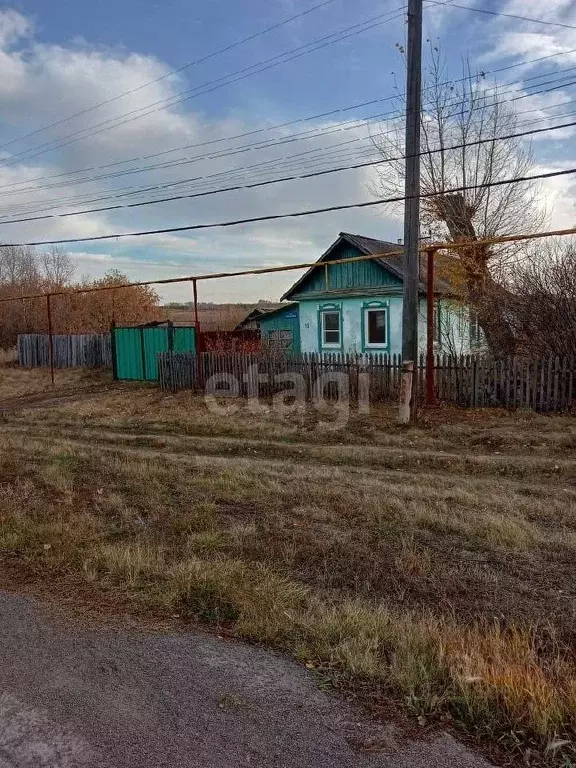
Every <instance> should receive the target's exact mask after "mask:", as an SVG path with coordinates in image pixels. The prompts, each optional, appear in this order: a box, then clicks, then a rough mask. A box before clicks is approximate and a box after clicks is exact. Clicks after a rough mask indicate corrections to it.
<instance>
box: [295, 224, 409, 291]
mask: <svg viewBox="0 0 576 768" xmlns="http://www.w3.org/2000/svg"><path fill="white" fill-rule="evenodd" d="M365 255H368V254H367V253H366V252H365V251H364V250H363V249H361V248H360V247H358V246H357V245H355V244H354V243H352V242H349V241H348V240H347V239H346V237H345V236H341V237H340V238H338V240H336V242H335V243H334V244H333V245H332V246H331V247H330V248H329V249H328V250H327V251H326V252H325V253H324V254H323V255H322V256H321V257H320V259H319V260H318V262H317V263H318V266H316V267H313V268H311V269H310V270H308V272H307V273H306V274H305V275H304V277H303V278H301V279H300V280H299V281H298V282H297V283H295V285H293V286H292V288H291V289H290V290H289V291H288V292H287V293H286V294H284V296H283V297H282V298H283V299H290V300H293V301H299V300H302V299H307V298H314V297H316V296H319V297H321V296H334V295H337V294H338V293H340V294H344V295H365V294H370V293H372V292H374V291H377V290H379V289H386V291H387V292H388V291H393V292H396V291H400V290H401V288H402V279H401V277H400V276H399V275H398V274H397V273H395V272H394V271H393V270H391V269H388V268H387V267H386V265H385V264H383V263H382V262H380V261H379V260H378V259H371V260H365V261H357V262H350V263H348V264H334V265H330V262H333V261H340V260H341V259H350V258H355V257H358V256H365ZM321 264H326V265H327V266H326V267H323V266H320V265H321ZM328 265H330V266H328Z"/></svg>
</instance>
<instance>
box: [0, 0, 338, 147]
mask: <svg viewBox="0 0 576 768" xmlns="http://www.w3.org/2000/svg"><path fill="white" fill-rule="evenodd" d="M333 2H334V0H323V2H321V3H317V4H316V5H313V6H312V7H311V8H307V9H306V10H305V11H301V12H300V13H296V14H294V16H290V18H288V19H284V21H280V22H278V23H276V24H272V25H271V26H269V27H266V28H265V29H261V30H259V31H258V32H254V33H253V34H251V35H248V36H247V37H243V38H242V39H241V40H236V42H234V43H230V45H226V46H224V47H223V48H218V49H217V50H215V51H212V52H211V53H208V54H206V55H205V56H201V57H200V58H199V59H194V60H193V61H189V62H188V63H187V64H183V65H182V66H181V67H178V68H177V69H173V70H171V71H170V72H166V73H165V74H163V75H160V76H159V77H155V78H154V79H153V80H148V81H147V82H146V83H142V85H138V86H136V87H135V88H131V89H130V90H128V91H124V92H123V93H119V94H118V95H117V96H112V97H111V98H109V99H105V100H104V101H100V102H98V103H97V104H94V105H93V106H92V107H87V108H86V109H81V110H80V111H79V112H75V113H74V114H73V115H68V116H67V117H63V118H61V119H60V120H56V121H55V122H54V123H50V124H49V125H45V126H43V127H41V128H36V129H35V130H33V131H30V133H26V134H24V135H23V136H17V137H16V138H15V139H11V140H10V141H7V142H5V143H4V144H0V149H4V147H8V146H10V145H11V144H15V143H16V142H19V141H24V139H29V138H30V137H31V136H35V135H36V134H38V133H42V132H43V131H47V130H49V129H50V128H55V127H56V126H58V125H62V123H66V122H68V121H69V120H73V119H74V118H76V117H80V116H81V115H85V114H87V113H88V112H93V111H94V110H95V109H99V108H100V107H103V106H105V105H106V104H111V103H113V102H115V101H118V100H119V99H122V98H124V96H130V95H131V94H133V93H137V92H138V91H141V90H143V89H144V88H148V86H150V85H154V84H155V83H159V82H161V81H162V80H166V78H168V77H172V76H173V75H178V74H180V72H184V71H185V70H187V69H190V68H191V67H195V66H196V65H198V64H203V63H204V62H205V61H208V60H209V59H213V58H215V57H216V56H220V55H221V54H223V53H227V52H228V51H231V50H233V49H234V48H238V47H239V46H241V45H244V44H245V43H249V42H251V41H252V40H255V39H256V38H257V37H262V36H263V35H266V34H268V33H269V32H273V31H274V30H275V29H280V27H284V26H286V24H290V23H291V22H292V21H296V19H300V18H302V17H303V16H307V15H308V14H310V13H312V12H313V11H316V10H318V8H323V7H324V6H326V5H331V4H332V3H333Z"/></svg>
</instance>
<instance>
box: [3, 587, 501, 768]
mask: <svg viewBox="0 0 576 768" xmlns="http://www.w3.org/2000/svg"><path fill="white" fill-rule="evenodd" d="M241 766H242V767H243V768H244V767H248V768H328V766H330V768H434V766H438V767H440V766H441V768H451V767H452V766H453V767H454V768H489V764H488V763H487V762H485V761H484V760H482V759H480V758H478V757H476V756H474V755H473V754H472V753H471V752H470V751H469V750H467V749H466V748H465V747H463V746H461V745H460V744H458V743H457V742H456V741H454V740H453V739H452V738H451V737H450V736H448V735H446V734H445V735H439V736H434V738H433V739H431V740H430V739H426V740H422V741H408V740H406V739H404V738H402V737H401V734H399V733H398V732H397V729H396V727H395V726H391V725H385V724H382V725H380V724H374V723H373V722H371V721H369V720H368V719H367V718H366V717H364V716H363V715H362V714H360V713H359V712H358V711H356V710H355V709H353V708H351V707H349V706H348V705H347V704H346V703H344V702H343V701H341V699H340V698H339V697H337V696H335V695H333V694H329V693H325V692H322V691H321V690H319V689H318V687H317V684H316V681H315V679H314V677H313V675H312V674H310V673H309V672H307V670H305V669H304V668H302V667H301V666H299V665H297V664H296V663H293V662H292V661H290V660H289V659H286V658H284V657H283V656H281V655H277V654H274V653H269V652H267V651H264V650H261V649H259V648H254V647H251V646H247V645H243V644H240V643H234V642H230V641H227V640H224V639H219V638H218V637H215V636H213V635H210V634H206V633H202V632H196V631H194V632H189V633H186V634H180V635H160V634H153V633H144V632H132V631H131V632H124V631H116V630H110V629H102V630H85V629H79V628H78V627H76V626H74V625H70V624H68V623H67V622H63V621H61V620H56V619H54V618H50V617H48V615H47V614H46V613H44V612H43V610H42V608H41V606H40V605H39V604H38V603H35V602H33V601H31V600H29V599H27V598H22V597H15V596H12V595H8V594H5V593H1V592H0V768H240V767H241Z"/></svg>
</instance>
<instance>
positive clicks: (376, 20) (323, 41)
mask: <svg viewBox="0 0 576 768" xmlns="http://www.w3.org/2000/svg"><path fill="white" fill-rule="evenodd" d="M404 7H405V6H400V7H399V8H398V9H396V10H397V11H402V10H403V8H404ZM392 13H395V12H392ZM401 15H402V13H396V15H390V12H389V13H386V14H383V13H382V14H378V15H377V16H374V17H372V18H371V19H367V20H366V21H363V22H359V23H357V24H353V25H351V26H348V27H345V28H344V29H342V30H340V31H339V32H333V33H331V34H330V35H325V36H324V37H320V38H317V39H316V40H312V41H311V42H309V43H305V44H304V45H300V46H298V47H296V48H293V49H291V50H289V51H284V52H283V53H280V54H277V55H276V56H272V57H271V58H269V59H265V60H263V61H259V62H256V63H255V64H251V65H250V66H248V67H243V68H242V69H240V70H236V71H235V72H231V73H229V74H227V75H223V76H222V77H219V78H216V79H214V80H209V81H207V82H206V83H203V84H202V85H199V86H196V87H195V88H191V89H186V90H185V91H181V92H180V93H179V94H176V95H175V96H172V97H170V98H168V99H161V100H159V101H156V102H153V103H151V104H148V105H146V106H144V107H139V108H138V109H134V110H131V111H130V112H126V113H124V114H123V115H118V116H116V117H114V118H109V119H108V120H105V121H103V122H101V123H96V124H95V125H92V126H89V127H87V128H82V129H79V130H77V131H74V132H72V133H70V134H67V135H66V136H61V137H59V138H57V139H53V140H51V141H48V142H45V143H44V144H38V145H37V146H36V147H32V149H31V150H27V151H24V152H20V153H19V154H17V155H14V156H13V157H12V159H11V160H10V161H9V162H4V163H3V165H5V166H10V165H13V164H14V163H16V162H18V160H19V159H25V160H31V159H33V158H34V157H38V156H39V155H42V154H45V153H46V152H51V151H53V150H55V149H61V148H62V147H65V146H68V145H69V144H73V143H75V142H76V141H80V140H82V139H83V138H88V137H92V136H95V135H97V134H100V133H104V132H106V131H108V130H111V129H113V128H118V127H120V126H121V125H125V124H126V123H130V122H133V121H134V120H138V119H140V118H142V117H146V116H147V115H150V114H153V113H155V112H158V111H160V110H161V109H164V108H166V107H170V106H174V105H176V104H182V103H183V102H185V101H189V100H190V99H194V98H197V97H198V96H202V95H205V94H206V93H212V92H213V91H215V90H218V89H220V88H223V87H225V86H226V85H230V84H231V83H235V82H238V81H239V80H244V79H246V78H247V77H251V76H252V75H255V74H260V73H262V72H266V71H268V70H269V69H272V68H274V67H277V66H279V65H280V64H285V63H287V62H288V61H292V60H294V59H297V58H300V57H301V56H306V55H308V54H309V53H313V52H314V51H317V50H320V49H322V48H325V47H326V46H329V45H333V44H334V43H339V42H342V41H343V40H346V39H348V38H349V37H352V36H354V35H358V34H361V33H362V32H366V31H368V30H370V29H373V28H375V27H377V26H381V25H382V24H386V23H388V22H389V21H392V20H394V19H396V18H399V17H400V16H401ZM384 17H386V18H384ZM338 35H340V37H338ZM331 38H336V39H333V40H332V39H331ZM310 46H314V47H310ZM305 49H309V50H305ZM286 57H287V58H286ZM258 67H259V68H258ZM251 70H253V71H251ZM228 78H232V79H228ZM222 81H224V82H222ZM210 85H212V86H213V87H211V88H207V87H206V86H210ZM203 88H204V90H202V89H203ZM186 94H189V95H186ZM181 97H184V98H181ZM159 105H160V106H159ZM149 107H156V108H155V109H150V110H149V111H148V112H143V110H146V109H148V108H149ZM139 112H141V113H142V114H137V115H136V117H130V116H131V115H134V114H136V113H139ZM123 117H127V118H129V119H126V120H121V122H118V123H116V124H114V125H108V124H109V123H114V121H116V120H119V119H121V118H123ZM96 128H100V130H95V129H96ZM83 133H87V134H88V136H79V134H83ZM75 137H77V138H75ZM64 139H70V141H63V140H64ZM58 142H61V143H58ZM50 144H54V145H55V146H49V145H50ZM36 149H39V150H41V151H39V152H35V153H34V154H28V153H29V152H30V151H31V152H34V150H36ZM22 156H25V157H22Z"/></svg>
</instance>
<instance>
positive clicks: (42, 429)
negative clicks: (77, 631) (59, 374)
mask: <svg viewBox="0 0 576 768" xmlns="http://www.w3.org/2000/svg"><path fill="white" fill-rule="evenodd" d="M15 370H16V372H15V373H14V374H13V378H12V379H11V380H10V382H9V389H8V390H4V389H3V384H2V381H3V380H2V378H1V377H0V405H1V400H2V399H3V398H6V397H13V396H14V395H13V392H14V390H15V389H18V387H17V386H16V385H15V381H14V378H17V377H18V376H21V377H25V375H26V373H27V372H24V371H18V370H17V369H15ZM96 380H97V376H96V375H94V376H93V380H92V384H95V383H96ZM64 383H65V384H66V386H65V387H64V390H63V391H64V392H67V393H68V395H67V396H66V397H64V398H63V399H62V402H60V403H56V404H52V405H50V407H40V404H39V403H36V404H35V407H34V409H32V410H26V411H23V410H8V411H5V412H4V413H3V414H2V415H1V416H0V418H1V419H2V430H1V432H0V448H1V454H0V559H1V560H2V564H3V569H2V570H3V573H4V578H5V579H6V580H8V581H10V583H11V584H14V583H16V584H17V583H18V579H21V580H22V582H26V583H27V584H30V583H38V584H42V585H44V586H43V589H49V587H47V586H46V585H50V584H53V585H54V589H56V588H58V589H60V590H61V589H62V585H64V586H65V587H66V589H69V590H78V594H79V595H80V594H84V590H85V589H86V588H89V589H90V590H92V592H91V594H94V595H96V596H98V595H99V594H101V595H102V596H103V600H104V596H106V600H108V601H109V598H110V595H117V596H119V598H121V600H122V610H123V611H126V610H127V609H126V605H128V606H129V607H131V608H129V609H130V610H134V611H135V612H139V613H144V614H146V615H147V614H148V613H149V614H150V615H151V616H158V617H162V619H164V620H166V621H168V622H174V624H178V623H179V622H182V621H187V620H195V621H202V622H207V623H212V624H217V625H220V626H223V627H225V628H226V629H227V630H228V631H231V632H233V633H234V634H236V635H238V636H241V637H245V638H249V639H251V640H256V641H260V642H263V643H266V644H268V645H271V646H273V647H276V648H280V649H283V650H286V651H288V652H290V653H292V654H293V655H295V656H296V657H297V658H298V659H300V660H301V661H302V662H304V663H305V664H306V665H307V666H308V667H310V668H314V669H316V670H319V671H321V672H322V673H325V674H328V675H330V677H331V679H333V680H334V681H335V682H336V683H337V684H338V683H340V684H343V685H346V686H354V687H356V689H357V690H359V691H361V692H362V695H363V696H364V697H366V698H367V699H370V700H377V699H378V697H380V696H386V697H392V698H393V699H394V700H395V701H397V702H399V703H401V704H402V705H404V706H405V707H406V708H407V710H408V711H409V712H410V713H412V714H413V715H414V716H415V717H416V716H417V717H419V718H421V722H424V721H423V720H422V718H424V719H425V721H426V722H431V723H432V722H435V721H438V722H442V723H443V724H444V725H446V724H447V723H451V724H452V725H453V726H454V727H457V728H462V729H466V731H467V732H468V733H469V734H473V735H474V736H475V737H477V738H478V739H479V740H481V741H482V740H483V741H484V742H490V743H492V744H498V745H499V746H500V747H501V748H502V749H503V750H507V751H508V752H509V753H511V754H516V755H518V756H520V757H523V758H524V759H525V760H527V761H528V762H530V761H532V762H539V761H541V762H546V763H549V764H554V765H563V766H570V765H572V762H571V760H575V756H576V748H575V743H576V656H575V631H574V618H575V601H574V598H575V596H576V582H575V578H574V562H575V558H576V487H575V483H574V481H575V479H576V420H574V419H573V418H572V417H569V416H555V417H547V416H540V415H535V414H531V413H527V412H526V413H517V414H513V415H512V414H506V413H504V412H501V411H482V412H481V411H459V410H457V409H436V410H430V411H428V412H424V413H423V414H422V419H421V422H420V425H419V426H418V427H411V428H407V429H406V428H400V427H398V426H396V424H395V421H394V416H395V414H394V410H393V409H391V408H385V407H378V408H374V410H373V412H372V414H370V415H369V416H359V415H357V414H355V415H354V414H353V415H352V418H351V420H350V423H349V425H348V426H347V428H346V429H345V430H343V431H327V430H325V429H321V428H319V426H318V419H319V417H318V415H317V414H316V413H315V412H314V411H313V410H312V409H307V410H306V411H305V412H301V413H298V414H292V415H291V416H288V417H285V418H281V417H280V416H278V415H275V414H274V413H272V412H271V413H267V414H259V415H254V414H251V413H249V412H248V411H247V410H246V409H245V408H244V407H243V408H242V409H240V410H239V411H238V412H236V413H229V414H228V415H221V416H215V415H214V414H210V413H209V412H208V411H207V409H206V407H205V405H204V402H203V400H202V399H201V398H199V397H196V396H193V395H190V394H181V395H178V396H161V395H160V394H159V393H158V391H157V390H155V389H153V388H140V387H138V386H121V385H114V386H110V387H104V388H100V389H94V391H91V390H90V389H88V390H86V388H85V384H86V382H85V380H84V379H82V378H80V379H79V381H78V382H76V383H77V385H78V386H79V387H80V388H79V390H78V391H77V394H76V395H74V388H73V382H70V381H67V382H64ZM20 389H21V390H22V389H26V387H25V382H22V384H21V385H20ZM322 418H325V417H324V416H323V417H322ZM83 585H84V586H83ZM0 586H2V584H1V582H0ZM79 599H80V598H79Z"/></svg>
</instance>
